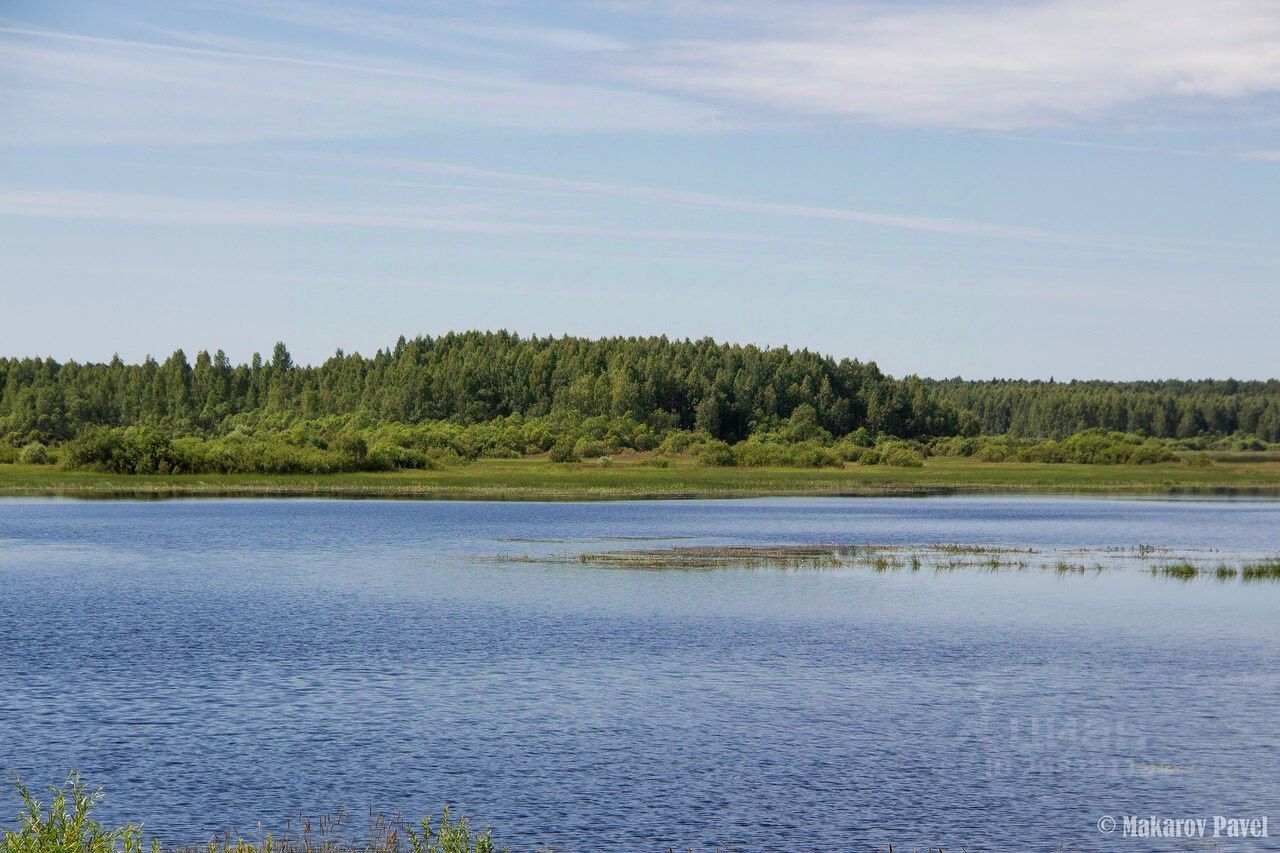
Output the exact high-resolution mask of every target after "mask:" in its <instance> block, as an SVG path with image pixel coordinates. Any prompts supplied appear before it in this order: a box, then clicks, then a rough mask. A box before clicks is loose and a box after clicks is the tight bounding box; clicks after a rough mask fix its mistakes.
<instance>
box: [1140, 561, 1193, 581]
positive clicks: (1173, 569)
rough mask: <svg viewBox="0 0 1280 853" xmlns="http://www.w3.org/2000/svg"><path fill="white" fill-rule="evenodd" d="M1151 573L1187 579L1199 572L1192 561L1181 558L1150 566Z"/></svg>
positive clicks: (1175, 578) (1181, 579) (1182, 579)
mask: <svg viewBox="0 0 1280 853" xmlns="http://www.w3.org/2000/svg"><path fill="white" fill-rule="evenodd" d="M1151 574H1153V575H1163V576H1164V577H1167V578H1173V579H1174V580H1180V581H1189V580H1191V579H1192V578H1194V577H1196V576H1197V575H1199V574H1200V568H1199V567H1198V566H1196V565H1195V564H1194V563H1189V562H1187V561H1185V560H1183V561H1179V562H1177V563H1166V564H1165V565H1162V566H1152V567H1151Z"/></svg>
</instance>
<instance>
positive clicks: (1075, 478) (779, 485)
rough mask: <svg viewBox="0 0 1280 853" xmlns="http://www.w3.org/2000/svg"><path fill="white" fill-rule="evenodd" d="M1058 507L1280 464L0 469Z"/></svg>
mask: <svg viewBox="0 0 1280 853" xmlns="http://www.w3.org/2000/svg"><path fill="white" fill-rule="evenodd" d="M997 494H1028V495H1063V496H1071V495H1075V496H1084V497H1088V496H1094V497H1103V496H1130V497H1133V496H1136V497H1142V496H1146V497H1162V496H1186V497H1213V496H1219V497H1257V498H1280V462H1269V461H1268V462H1239V463H1228V464H1221V465H1216V466H1213V467H1210V468H1202V467H1191V466H1186V465H1179V464H1176V463H1173V464H1162V465H1051V464H1032V463H1016V462H1015V463H984V462H975V461H973V460H968V459H966V460H955V459H930V460H929V461H928V463H927V464H926V465H925V466H924V467H923V468H884V467H881V466H872V467H868V466H857V465H849V466H846V467H844V468H822V469H814V468H713V467H704V466H698V465H695V464H692V463H685V462H677V463H676V464H672V465H670V466H669V467H657V466H654V465H652V464H649V460H646V459H637V458H631V459H620V460H616V461H614V462H611V463H610V464H609V465H607V466H603V465H597V464H590V463H580V464H571V465H563V464H557V463H551V462H548V461H546V460H543V459H515V460H510V459H493V460H490V459H482V460H479V461H477V462H474V463H471V464H468V465H464V466H458V467H453V468H446V469H442V470H434V471H394V472H381V473H365V472H352V473H342V474H320V475H298V474H219V475H205V474H179V475H127V474H126V475H117V474H101V473H94V472H86V471H65V470H62V469H59V468H54V467H52V466H34V465H0V497H46V498H47V497H55V498H56V497H62V498H76V499H86V500H113V499H114V500H130V499H133V500H137V499H169V498H175V499H176V498H202V497H204V498H253V497H258V498H264V499H266V498H332V499H361V498H370V499H387V500H474V501H550V502H556V501H623V500H644V501H649V500H702V499H708V500H709V499H743V498H764V497H848V498H857V497H936V496H947V495H997Z"/></svg>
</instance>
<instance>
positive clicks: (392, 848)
mask: <svg viewBox="0 0 1280 853" xmlns="http://www.w3.org/2000/svg"><path fill="white" fill-rule="evenodd" d="M15 786H16V787H17V789H18V795H19V797H20V798H21V800H22V808H21V810H20V811H19V813H18V819H17V821H16V824H17V828H16V829H13V830H7V831H5V832H4V833H2V834H0V853H498V849H497V848H496V847H495V846H494V843H493V838H492V836H491V834H490V832H489V830H488V829H485V830H483V831H481V832H478V833H477V832H473V831H472V829H471V823H470V821H468V820H467V819H466V818H465V817H463V818H458V819H457V820H454V819H453V818H451V817H450V815H449V807H448V806H445V809H444V815H443V816H442V817H441V819H440V822H439V824H436V825H432V822H431V819H430V818H423V819H422V820H421V821H419V822H418V823H417V824H413V823H406V822H403V821H398V820H386V819H377V820H375V821H373V822H372V824H371V826H370V828H369V832H368V837H367V839H366V840H365V841H364V842H363V843H356V842H354V841H352V840H351V839H349V838H345V837H343V836H342V834H341V829H342V821H341V820H337V821H320V822H319V824H318V826H317V829H318V831H317V829H313V826H312V824H311V822H309V821H308V822H304V823H303V825H302V829H301V831H300V832H299V833H298V834H297V835H296V836H291V835H289V834H285V835H281V836H275V835H270V834H268V835H267V836H266V837H265V838H263V839H262V840H261V841H246V840H244V839H243V838H237V837H233V836H231V835H226V836H223V837H222V838H215V839H213V840H211V841H209V842H208V843H207V844H203V845H201V846H199V847H173V846H169V845H163V844H161V842H160V840H159V839H155V838H152V839H149V840H147V841H144V840H143V832H142V827H141V826H139V825H136V824H125V825H123V826H117V827H107V826H104V825H102V824H101V823H99V822H98V821H97V820H95V819H94V817H93V814H92V811H93V807H94V806H95V805H96V804H97V802H98V800H99V799H101V797H102V792H101V790H98V791H91V790H89V788H88V787H87V786H86V785H85V784H84V783H83V782H82V781H80V777H79V776H78V775H76V774H75V773H72V774H71V776H70V778H68V780H67V782H66V784H64V785H62V786H61V787H58V788H54V789H52V790H51V791H50V792H49V793H50V800H49V803H48V805H47V806H46V805H45V804H44V803H43V802H41V801H40V800H38V799H37V798H36V797H35V795H34V794H32V793H31V791H30V790H28V789H27V788H26V787H25V786H23V785H22V784H21V783H20V782H15ZM506 850H507V848H505V847H503V848H502V853H506Z"/></svg>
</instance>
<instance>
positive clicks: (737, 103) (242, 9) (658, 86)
mask: <svg viewBox="0 0 1280 853" xmlns="http://www.w3.org/2000/svg"><path fill="white" fill-rule="evenodd" d="M204 6H205V7H206V8H208V9H210V10H212V14H211V15H210V16H209V17H207V18H205V19H204V20H206V21H207V26H206V27H204V28H202V29H200V30H195V29H193V30H192V31H191V32H187V33H183V32H181V31H175V30H168V29H164V28H161V27H155V26H152V27H145V28H143V30H141V31H139V30H137V29H136V28H135V29H134V30H133V33H134V35H133V36H131V37H120V36H119V33H112V34H111V35H106V34H102V33H94V32H64V31H60V30H56V29H51V28H48V27H40V26H35V25H24V24H21V23H20V22H14V21H8V22H2V23H3V25H2V26H0V81H2V82H3V83H4V86H5V89H6V90H7V91H6V95H5V109H6V113H7V119H8V120H6V121H5V122H4V123H3V125H2V126H0V141H5V142H9V143H20V142H27V143H34V144H50V143H52V144H64V143H65V144H94V143H128V142H138V143H179V144H182V143H192V142H195V143H201V142H209V143H239V142H245V141H253V140H275V139H283V140H299V139H342V138H378V137H388V136H403V135H406V134H415V133H423V132H433V131H437V130H448V129H459V128H460V129H477V128H480V129H498V130H501V129H509V130H521V131H541V132H588V133H601V132H603V133H636V132H654V131H656V132H672V131H676V132H682V133H706V132H722V131H725V130H735V129H744V128H751V127H778V126H788V125H792V124H794V123H797V122H798V123H801V124H818V125H823V124H828V125H829V124H832V123H835V124H841V123H843V124H849V123H852V124H858V123H864V124H874V125H881V126H895V127H916V128H920V127H923V128H952V129H954V128H962V129H970V130H983V131H1002V132H1007V131H1013V130H1019V129H1038V128H1039V129H1043V128H1063V127H1077V126H1082V127H1089V126H1099V125H1101V126H1123V127H1133V126H1141V125H1144V124H1145V125H1148V126H1154V127H1159V126H1166V125H1168V124H1170V123H1178V122H1180V121H1184V120H1185V121H1189V122H1195V121H1202V122H1205V123H1208V124H1216V125H1218V126H1221V125H1222V124H1224V123H1225V124H1231V123H1233V122H1235V123H1242V124H1243V123H1249V122H1256V121H1258V120H1259V115H1262V116H1269V115H1272V114H1273V111H1268V110H1264V109H1260V108H1259V104H1260V103H1261V104H1262V105H1263V106H1265V104H1266V103H1268V102H1269V99H1274V98H1276V97H1278V96H1280V48H1278V46H1280V0H1212V2H1206V0H1181V2H1176V3H1169V2H1167V0H1016V1H1015V2H991V1H990V0H980V1H979V2H972V1H971V2H962V3H944V2H938V0H929V2H920V3H896V4H890V3H875V2H853V3H839V4H836V3H825V2H805V0H800V2H785V3H784V2H779V0H742V2H739V3H713V2H688V3H674V2H651V3H643V4H635V3H627V2H622V3H603V4H602V3H566V4H565V8H566V9H572V10H576V11H575V15H573V16H572V17H573V25H572V26H569V25H553V24H550V23H547V22H546V21H545V20H538V21H535V20H531V19H530V18H529V13H528V11H527V10H523V9H522V8H521V7H519V6H503V5H495V6H491V7H476V6H475V5H474V4H450V3H447V2H444V3H438V4H433V5H432V6H430V7H423V6H418V5H407V4H399V3H392V4H390V5H387V4H380V5H378V6H375V7H370V8H366V7H364V6H357V5H354V4H352V3H350V2H337V3H297V2H280V0H264V2H262V3H246V2H239V0H223V2H207V3H205V4H204ZM477 9H480V11H477ZM264 20H265V21H267V22H268V23H269V24H270V25H271V26H270V28H269V32H270V33H271V40H270V41H264V40H263V32H264V30H263V29H262V24H263V21H264ZM318 33H320V34H323V35H324V38H321V39H319V40H317V34H318ZM246 34H249V35H246Z"/></svg>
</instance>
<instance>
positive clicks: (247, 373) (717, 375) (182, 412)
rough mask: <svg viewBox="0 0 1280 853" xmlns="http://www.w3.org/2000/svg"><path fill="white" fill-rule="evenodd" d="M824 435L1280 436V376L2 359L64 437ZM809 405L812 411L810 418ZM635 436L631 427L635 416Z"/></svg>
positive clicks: (846, 366) (427, 346) (517, 343)
mask: <svg viewBox="0 0 1280 853" xmlns="http://www.w3.org/2000/svg"><path fill="white" fill-rule="evenodd" d="M802 406H803V407H805V408H804V410H803V414H804V418H805V419H806V422H807V421H808V420H809V419H810V418H811V419H812V423H813V426H814V427H815V428H818V429H821V430H823V431H825V433H828V434H830V435H831V436H835V437H837V438H838V437H841V436H847V435H850V434H852V433H854V432H855V431H858V430H862V431H865V432H867V433H870V434H871V435H874V436H896V437H899V438H903V439H917V440H923V439H930V438H936V437H940V436H954V435H961V436H966V435H968V436H972V435H997V434H1012V435H1015V436H1021V437H1028V438H1062V437H1065V436H1068V435H1071V434H1073V433H1077V432H1080V431H1082V430H1088V429H1094V428H1102V429H1105V430H1114V431H1119V432H1127V433H1135V434H1139V435H1144V436H1152V437H1157V438H1190V437H1193V436H1200V435H1206V434H1232V433H1249V434H1252V435H1256V436H1258V437H1260V438H1261V439H1262V440H1265V441H1272V442H1275V441H1280V382H1277V381H1276V380H1269V381H1266V382H1237V381H1235V380H1223V381H1198V382H1177V381H1168V382H1124V383H1117V382H1070V383H1054V382H1031V381H1021V380H1016V381H994V380H993V381H989V382H985V381H984V382H973V381H964V380H959V379H952V380H940V381H939V380H925V379H921V378H919V377H916V376H908V377H905V378H894V377H890V376H887V375H885V374H884V373H882V372H881V371H880V369H879V368H878V367H877V366H876V364H875V363H874V362H862V361H858V360H853V359H840V360H836V359H834V358H831V357H830V356H824V355H821V354H819V353H815V352H811V351H809V350H805V349H800V350H793V349H789V348H786V347H783V348H759V347H755V346H741V345H736V344H725V343H717V342H716V341H713V340H711V339H709V338H704V339H702V340H697V341H692V340H671V339H668V338H666V337H644V338H635V337H631V338H623V337H615V338H605V339H586V338H579V337H567V336H566V337H537V336H534V337H521V336H519V335H515V334H512V333H508V332H463V333H450V334H446V335H443V336H439V337H417V338H414V339H412V340H406V339H405V338H401V339H400V340H399V341H397V342H396V344H395V345H394V346H393V347H389V348H387V349H382V350H379V351H378V352H376V353H375V354H374V355H372V356H362V355H360V354H357V353H352V354H347V353H344V352H342V351H338V352H337V353H335V354H334V355H333V356H332V357H330V358H329V359H327V360H326V361H325V362H323V363H322V364H318V365H297V364H295V363H294V361H293V359H292V357H291V356H290V354H289V351H288V349H287V348H286V347H285V345H284V344H283V343H278V344H276V346H275V348H274V350H273V352H272V353H271V355H270V358H266V359H264V358H263V357H261V356H259V355H254V357H253V358H252V359H251V360H250V361H249V362H248V363H241V364H233V363H232V362H231V361H230V359H228V358H227V356H226V355H225V354H224V353H223V352H222V351H218V352H216V353H213V354H212V355H211V354H210V353H208V352H205V351H201V352H199V353H197V354H196V356H195V358H194V360H192V359H189V358H188V356H187V355H186V353H185V352H184V351H182V350H178V351H177V352H175V353H173V354H172V355H170V356H169V357H168V358H167V359H165V360H164V361H163V362H158V361H156V360H155V359H152V358H147V359H145V360H144V361H143V362H142V363H140V364H126V363H125V362H124V361H122V360H121V359H120V358H119V357H116V358H113V359H112V360H111V361H110V362H106V363H79V362H75V361H68V362H61V363H60V362H58V361H55V360H54V359H51V358H43V359H42V358H0V438H2V439H3V441H4V442H5V443H7V444H8V445H9V446H11V447H21V446H25V445H27V444H30V443H32V442H39V443H42V444H45V445H58V444H62V443H64V442H67V441H69V440H71V439H73V438H75V437H76V436H78V435H80V434H81V433H83V432H84V431H85V430H86V429H89V428H101V427H108V428H128V427H137V426H141V427H147V428H151V429H156V430H160V431H163V432H165V433H166V434H172V435H192V436H217V435H220V434H225V433H227V432H229V431H231V430H233V429H242V428H244V426H245V424H246V422H248V421H252V422H254V423H261V422H265V421H270V422H271V423H272V424H274V425H276V427H277V428H283V427H284V426H285V425H288V424H290V423H294V422H313V421H322V420H324V419H333V418H342V417H346V418H352V417H358V418H360V419H362V422H363V423H370V424H383V423H394V424H410V425H412V424H425V423H429V422H449V423H453V424H460V425H468V424H485V423H489V422H492V421H495V420H496V419H502V418H512V417H518V418H521V419H551V421H556V419H558V418H563V417H571V418H576V419H578V420H579V421H580V420H582V419H591V418H596V419H602V422H614V421H616V422H624V421H625V422H628V423H631V424H633V425H636V426H637V427H644V428H646V429H647V430H649V431H650V433H651V434H653V435H657V436H661V435H662V434H664V433H666V432H668V431H671V430H696V431H698V432H699V433H702V434H705V435H707V436H709V437H711V438H713V439H716V440H720V441H724V442H726V443H729V444H734V443H737V442H741V441H743V440H744V439H747V438H748V437H750V436H752V435H758V434H764V433H776V432H778V431H779V430H782V429H784V427H785V425H786V424H787V423H788V422H789V419H791V418H792V416H793V415H795V414H796V412H797V409H798V408H799V407H802ZM810 412H811V413H812V414H811V415H810ZM628 428H629V429H630V427H628Z"/></svg>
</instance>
